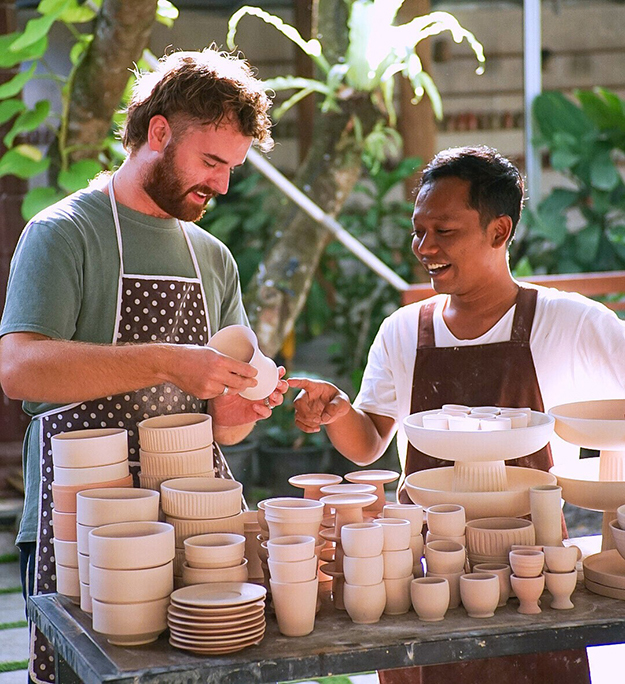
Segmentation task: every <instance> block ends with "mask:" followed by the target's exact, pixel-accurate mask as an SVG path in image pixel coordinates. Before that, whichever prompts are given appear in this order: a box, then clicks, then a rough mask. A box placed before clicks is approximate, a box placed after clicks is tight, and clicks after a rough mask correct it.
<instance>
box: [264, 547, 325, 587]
mask: <svg viewBox="0 0 625 684" xmlns="http://www.w3.org/2000/svg"><path fill="white" fill-rule="evenodd" d="M269 553H270V554H271V551H270V552H269ZM267 566H268V567H269V575H270V577H271V579H273V580H276V581H277V582H310V581H312V580H314V579H315V577H316V576H317V557H316V556H312V557H311V558H306V559H304V560H297V561H277V560H273V559H272V558H271V555H270V556H269V559H268V561H267Z"/></svg>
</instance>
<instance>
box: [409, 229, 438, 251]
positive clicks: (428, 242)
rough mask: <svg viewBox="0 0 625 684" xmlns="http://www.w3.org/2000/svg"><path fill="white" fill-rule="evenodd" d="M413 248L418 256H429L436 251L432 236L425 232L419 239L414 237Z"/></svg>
mask: <svg viewBox="0 0 625 684" xmlns="http://www.w3.org/2000/svg"><path fill="white" fill-rule="evenodd" d="M414 247H415V249H416V251H417V252H418V253H419V254H423V255H426V254H431V253H432V252H434V251H436V240H435V239H434V236H433V235H431V234H430V233H427V232H426V233H423V235H422V236H421V237H420V238H419V237H415V245H414Z"/></svg>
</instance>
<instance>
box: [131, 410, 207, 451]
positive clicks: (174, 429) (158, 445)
mask: <svg viewBox="0 0 625 684" xmlns="http://www.w3.org/2000/svg"><path fill="white" fill-rule="evenodd" d="M137 429H138V430H139V442H140V444H141V448H142V449H144V450H145V451H153V452H157V453H158V452H163V451H194V450H195V449H202V448H204V447H207V446H209V444H211V443H212V441H213V428H212V419H211V417H210V416H209V415H207V414H204V413H175V414H165V415H162V416H154V417H153V418H146V419H145V420H142V421H141V422H140V423H138V424H137Z"/></svg>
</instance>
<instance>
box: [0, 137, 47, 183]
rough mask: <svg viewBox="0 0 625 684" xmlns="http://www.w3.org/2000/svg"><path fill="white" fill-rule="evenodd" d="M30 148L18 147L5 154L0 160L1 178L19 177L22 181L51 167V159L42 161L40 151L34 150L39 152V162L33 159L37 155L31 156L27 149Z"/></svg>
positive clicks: (26, 146) (25, 146)
mask: <svg viewBox="0 0 625 684" xmlns="http://www.w3.org/2000/svg"><path fill="white" fill-rule="evenodd" d="M29 147H30V146H28V145H18V146H17V147H13V148H12V149H10V150H8V151H7V152H5V154H4V156H3V157H2V158H1V159H0V178H1V177H3V176H17V177H18V178H22V179H26V178H32V177H33V176H36V175H37V174H39V173H43V172H44V171H46V170H47V168H48V166H50V158H49V157H46V158H45V159H42V158H41V157H42V155H41V153H40V152H39V150H37V148H34V149H35V150H36V151H37V152H39V160H36V159H35V158H33V157H34V156H36V155H33V154H32V153H30V154H29V151H28V150H27V149H26V148H29Z"/></svg>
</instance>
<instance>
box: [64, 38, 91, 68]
mask: <svg viewBox="0 0 625 684" xmlns="http://www.w3.org/2000/svg"><path fill="white" fill-rule="evenodd" d="M92 42H93V35H85V36H81V38H80V40H79V41H78V42H76V43H74V45H73V46H72V49H71V50H70V51H69V59H70V61H71V63H72V64H73V65H74V66H76V65H77V64H78V62H79V61H80V59H81V57H82V56H83V55H84V54H85V52H86V51H87V48H88V47H89V46H90V45H91V43H92Z"/></svg>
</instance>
